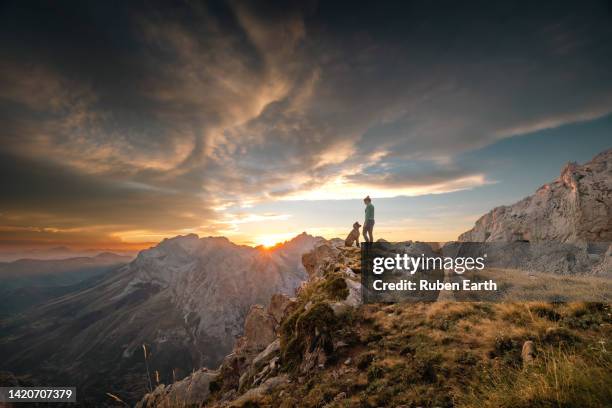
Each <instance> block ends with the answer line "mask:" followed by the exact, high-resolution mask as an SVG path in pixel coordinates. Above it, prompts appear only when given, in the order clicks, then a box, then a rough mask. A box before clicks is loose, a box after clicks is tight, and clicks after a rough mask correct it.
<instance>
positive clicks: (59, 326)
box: [0, 234, 321, 401]
mask: <svg viewBox="0 0 612 408" xmlns="http://www.w3.org/2000/svg"><path fill="white" fill-rule="evenodd" d="M320 240H321V239H320V238H315V237H312V236H309V235H307V234H301V235H299V236H297V237H295V238H294V239H292V240H291V241H288V242H286V243H284V244H282V245H279V246H277V247H274V248H272V249H265V248H261V247H260V248H252V247H248V246H239V245H235V244H233V243H231V242H230V241H229V240H227V239H226V238H212V237H211V238H199V237H198V236H196V235H187V236H179V237H175V238H172V239H166V240H164V241H162V242H161V243H160V244H159V245H157V246H155V247H153V248H151V249H148V250H145V251H142V252H140V253H139V254H138V256H137V257H136V259H134V260H133V261H132V262H130V263H129V264H127V265H125V266H123V267H120V268H119V269H117V270H115V271H114V272H113V273H110V274H108V275H107V276H106V277H104V278H103V279H101V280H100V281H99V282H97V283H96V284H94V285H92V286H89V287H87V288H85V289H83V290H80V291H76V292H71V293H69V294H66V295H65V296H62V297H60V298H56V299H53V300H51V301H49V302H47V303H45V304H42V305H40V306H36V307H33V308H31V309H29V310H28V311H26V312H25V313H22V314H21V315H18V316H16V317H13V318H11V319H7V320H6V321H4V322H3V323H2V324H0V369H4V370H8V371H10V372H13V373H15V374H17V375H23V374H32V375H33V376H34V377H35V379H36V380H37V381H39V382H41V383H43V384H47V385H49V384H58V383H59V382H61V383H62V384H67V383H69V384H75V385H77V386H78V387H79V392H80V395H81V397H85V398H86V399H88V400H89V401H99V400H100V399H104V398H105V396H104V395H105V393H106V392H120V393H121V395H124V396H125V395H128V396H133V397H134V399H135V400H136V399H138V398H140V397H141V396H142V394H143V392H144V391H145V387H146V383H147V382H146V381H147V380H146V378H147V377H146V375H145V373H146V367H145V365H144V359H143V344H145V345H146V347H147V350H148V354H149V356H150V358H149V361H148V363H149V370H151V371H157V372H159V375H160V377H161V379H162V380H163V381H166V382H169V381H171V379H172V378H173V377H174V376H176V378H181V377H182V376H184V375H185V374H186V373H188V372H191V371H192V370H193V369H196V368H199V367H202V366H211V367H214V366H217V365H218V364H219V363H220V361H221V360H222V358H223V357H224V356H225V355H226V354H227V353H228V352H229V351H231V349H232V346H233V344H234V341H235V338H236V337H237V336H239V335H241V334H242V331H243V326H244V319H245V316H246V315H247V313H248V310H249V308H250V307H251V306H252V305H253V304H266V303H267V302H268V301H269V299H270V297H271V295H272V294H274V293H285V294H288V295H293V293H294V290H295V289H296V288H297V287H298V286H299V285H300V283H301V282H303V281H304V280H306V279H307V273H306V271H305V269H304V267H303V266H302V262H301V257H302V254H303V253H305V252H307V251H309V250H310V249H312V248H313V246H314V245H315V244H316V243H317V242H319V241H320ZM28 262H30V261H28ZM49 268H50V269H52V268H51V267H49ZM50 275H53V274H50Z"/></svg>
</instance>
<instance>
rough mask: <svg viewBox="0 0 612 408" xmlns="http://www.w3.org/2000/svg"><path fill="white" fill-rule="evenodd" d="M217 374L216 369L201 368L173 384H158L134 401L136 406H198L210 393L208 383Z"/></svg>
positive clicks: (138, 407)
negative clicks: (137, 400)
mask: <svg viewBox="0 0 612 408" xmlns="http://www.w3.org/2000/svg"><path fill="white" fill-rule="evenodd" d="M217 376H218V373H217V372H216V371H210V370H207V369H206V368H203V369H200V370H198V371H196V372H194V373H192V374H191V375H190V376H188V377H186V378H184V379H182V380H180V381H177V382H175V383H173V384H170V385H163V384H160V385H158V386H157V388H155V389H154V390H153V391H152V392H150V393H148V394H146V395H145V396H144V397H143V398H142V399H141V400H140V401H139V402H138V403H136V408H153V407H169V406H183V407H184V406H200V405H201V404H202V402H204V401H205V400H206V399H207V398H208V396H209V395H210V383H211V382H212V381H214V380H215V379H216V378H217Z"/></svg>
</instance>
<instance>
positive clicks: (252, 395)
mask: <svg viewBox="0 0 612 408" xmlns="http://www.w3.org/2000/svg"><path fill="white" fill-rule="evenodd" d="M287 382H289V377H288V376H287V375H286V374H283V375H279V376H276V377H271V378H268V379H267V380H266V381H264V382H263V384H261V385H260V386H259V387H257V388H251V389H250V390H248V391H247V392H245V393H244V394H242V395H241V396H240V397H239V398H237V399H235V400H234V401H232V402H230V403H229V405H228V406H229V407H243V406H245V405H246V404H249V403H257V401H259V400H260V399H261V398H262V397H263V396H264V395H266V394H268V393H269V392H270V391H271V390H273V389H274V388H276V387H278V386H280V385H283V384H286V383H287Z"/></svg>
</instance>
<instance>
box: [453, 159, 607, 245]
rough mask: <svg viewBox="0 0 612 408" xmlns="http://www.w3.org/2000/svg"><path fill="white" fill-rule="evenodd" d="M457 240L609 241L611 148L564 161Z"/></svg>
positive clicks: (481, 219)
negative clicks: (547, 178)
mask: <svg viewBox="0 0 612 408" xmlns="http://www.w3.org/2000/svg"><path fill="white" fill-rule="evenodd" d="M459 241H464V242H491V241H505V242H513V241H530V242H537V241H556V242H561V243H586V242H602V241H603V242H610V241H612V149H610V150H607V151H604V152H602V153H600V154H598V155H597V156H595V157H594V158H593V159H592V160H591V161H590V162H588V163H586V164H584V165H578V164H576V163H568V164H567V165H566V166H565V167H564V168H563V170H562V171H561V175H560V176H559V178H557V179H556V180H554V181H553V182H551V183H548V184H545V185H543V186H542V187H540V188H539V189H538V190H537V191H536V192H535V194H533V195H531V196H529V197H527V198H524V199H523V200H521V201H519V202H517V203H515V204H513V205H510V206H502V207H497V208H495V209H493V210H492V211H490V212H489V213H487V214H485V215H484V216H482V217H481V218H480V219H479V220H478V221H476V225H475V226H474V228H472V229H471V230H469V231H467V232H465V233H463V234H461V235H460V236H459Z"/></svg>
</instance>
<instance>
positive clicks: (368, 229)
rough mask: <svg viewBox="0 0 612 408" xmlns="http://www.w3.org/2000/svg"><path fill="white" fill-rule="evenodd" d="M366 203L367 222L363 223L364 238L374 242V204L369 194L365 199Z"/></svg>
mask: <svg viewBox="0 0 612 408" xmlns="http://www.w3.org/2000/svg"><path fill="white" fill-rule="evenodd" d="M363 203H364V204H365V206H366V208H365V222H364V223H363V239H364V240H365V242H374V237H373V236H372V230H373V229H374V206H373V205H372V199H370V196H367V197H366V198H364V199H363Z"/></svg>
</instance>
